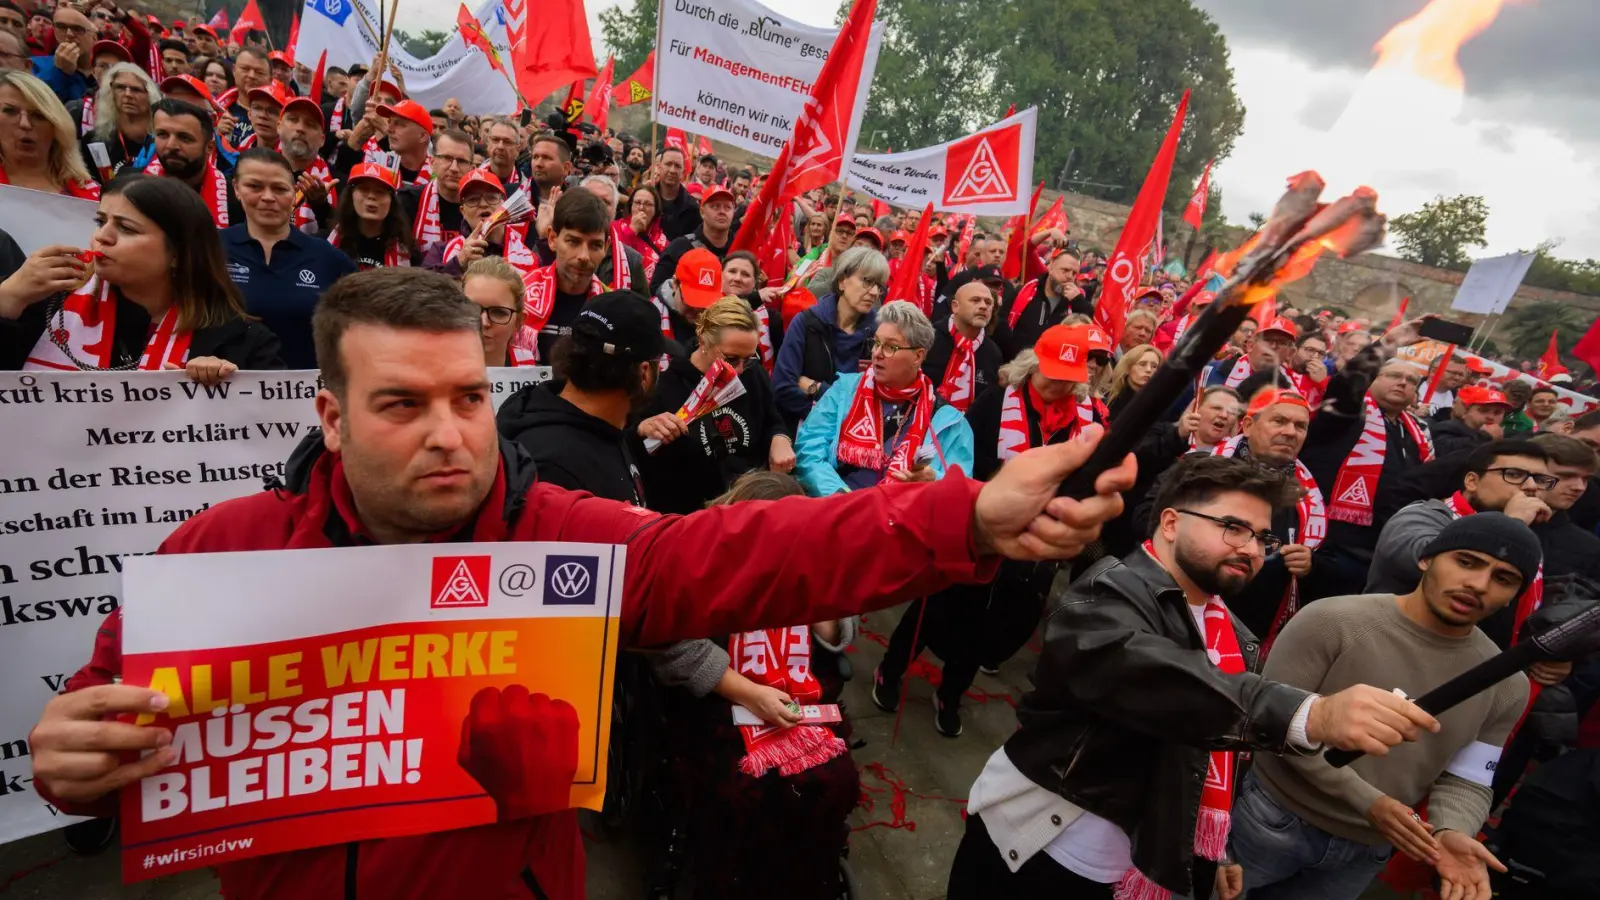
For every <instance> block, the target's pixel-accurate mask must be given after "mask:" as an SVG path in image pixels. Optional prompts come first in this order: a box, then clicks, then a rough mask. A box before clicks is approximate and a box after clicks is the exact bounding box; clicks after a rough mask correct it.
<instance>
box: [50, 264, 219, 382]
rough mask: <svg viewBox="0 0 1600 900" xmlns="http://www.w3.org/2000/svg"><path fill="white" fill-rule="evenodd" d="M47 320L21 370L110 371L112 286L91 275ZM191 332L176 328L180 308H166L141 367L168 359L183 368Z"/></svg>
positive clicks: (114, 306)
mask: <svg viewBox="0 0 1600 900" xmlns="http://www.w3.org/2000/svg"><path fill="white" fill-rule="evenodd" d="M52 309H53V311H52V312H51V314H50V317H49V320H48V321H47V322H46V323H45V329H44V333H43V334H41V335H40V336H39V342H38V343H37V344H35V345H34V347H33V350H32V352H30V353H29V354H28V359H27V362H25V363H23V366H22V368H23V369H27V370H34V371H37V370H41V369H59V370H66V371H69V372H76V371H78V370H79V369H80V368H81V367H82V366H89V367H94V368H99V369H109V368H111V367H113V366H114V365H116V364H117V363H118V360H116V359H114V358H113V347H114V345H115V344H116V341H117V295H116V293H115V291H114V290H113V289H112V287H111V285H109V284H106V283H105V282H102V281H101V280H100V277H99V276H98V275H96V276H91V277H90V278H89V280H88V281H87V282H85V283H84V285H83V287H80V288H78V289H77V290H76V291H73V292H72V293H70V294H68V295H67V296H66V297H65V298H63V299H62V301H61V304H60V306H59V307H56V306H54V305H52ZM193 336H194V335H193V334H192V333H191V332H187V331H179V330H178V307H177V306H176V305H174V306H170V307H168V308H167V311H166V312H165V313H164V314H163V315H162V316H161V321H159V322H157V323H156V326H155V328H154V330H152V331H151V333H150V340H149V342H148V343H146V344H145V347H144V351H143V353H142V354H141V355H140V356H139V364H138V366H137V368H138V369H140V370H148V371H160V370H161V369H163V368H165V367H166V364H167V363H169V362H170V363H173V364H175V365H177V366H180V367H181V366H183V365H184V363H186V362H188V360H189V343H190V341H191V339H192V338H193Z"/></svg>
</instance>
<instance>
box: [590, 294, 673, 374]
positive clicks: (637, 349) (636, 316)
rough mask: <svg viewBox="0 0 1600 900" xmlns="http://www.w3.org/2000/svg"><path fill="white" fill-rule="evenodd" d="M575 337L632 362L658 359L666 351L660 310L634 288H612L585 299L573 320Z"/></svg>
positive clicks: (604, 351)
mask: <svg viewBox="0 0 1600 900" xmlns="http://www.w3.org/2000/svg"><path fill="white" fill-rule="evenodd" d="M572 340H573V342H574V343H580V344H585V345H588V346H598V347H599V348H600V352H602V353H606V354H610V355H612V356H619V357H622V358H623V359H626V360H628V361H629V362H645V361H646V360H651V359H656V358H658V357H660V356H661V354H663V353H665V352H666V351H667V339H666V337H664V336H663V335H662V333H661V311H660V310H659V309H657V308H656V306H655V304H653V303H651V302H650V301H649V300H646V299H645V298H644V297H642V296H640V295H639V294H635V293H634V292H632V291H610V292H608V293H604V294H601V295H600V296H598V297H595V298H594V299H592V300H590V301H589V302H588V303H585V304H584V305H583V309H581V310H579V311H578V318H577V319H575V320H574V321H573V323H572Z"/></svg>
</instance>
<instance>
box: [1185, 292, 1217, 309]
mask: <svg viewBox="0 0 1600 900" xmlns="http://www.w3.org/2000/svg"><path fill="white" fill-rule="evenodd" d="M1216 299H1217V294H1216V292H1215V291H1201V292H1199V293H1198V294H1195V295H1194V296H1193V297H1190V298H1189V308H1190V309H1193V308H1195V307H1197V306H1210V305H1211V304H1212V302H1213V301H1215V300H1216Z"/></svg>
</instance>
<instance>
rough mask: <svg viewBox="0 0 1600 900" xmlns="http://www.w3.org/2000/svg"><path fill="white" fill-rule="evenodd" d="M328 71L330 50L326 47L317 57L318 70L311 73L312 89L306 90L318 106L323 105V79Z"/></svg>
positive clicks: (307, 94)
mask: <svg viewBox="0 0 1600 900" xmlns="http://www.w3.org/2000/svg"><path fill="white" fill-rule="evenodd" d="M327 71H328V51H327V49H326V48H324V49H323V51H322V55H320V56H318V57H317V70H316V71H315V72H312V73H311V90H309V91H307V92H306V96H307V97H310V98H311V102H313V103H315V104H317V105H318V106H321V105H322V79H323V76H324V75H325V74H326V73H327Z"/></svg>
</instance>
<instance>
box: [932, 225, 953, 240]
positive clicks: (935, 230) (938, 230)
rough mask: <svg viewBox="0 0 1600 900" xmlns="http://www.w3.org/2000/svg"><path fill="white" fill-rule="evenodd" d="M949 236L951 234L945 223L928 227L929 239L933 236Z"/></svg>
mask: <svg viewBox="0 0 1600 900" xmlns="http://www.w3.org/2000/svg"><path fill="white" fill-rule="evenodd" d="M949 236H950V232H948V231H945V230H944V226H943V225H935V226H933V227H932V228H930V229H928V239H929V240H932V239H933V238H942V237H949Z"/></svg>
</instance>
